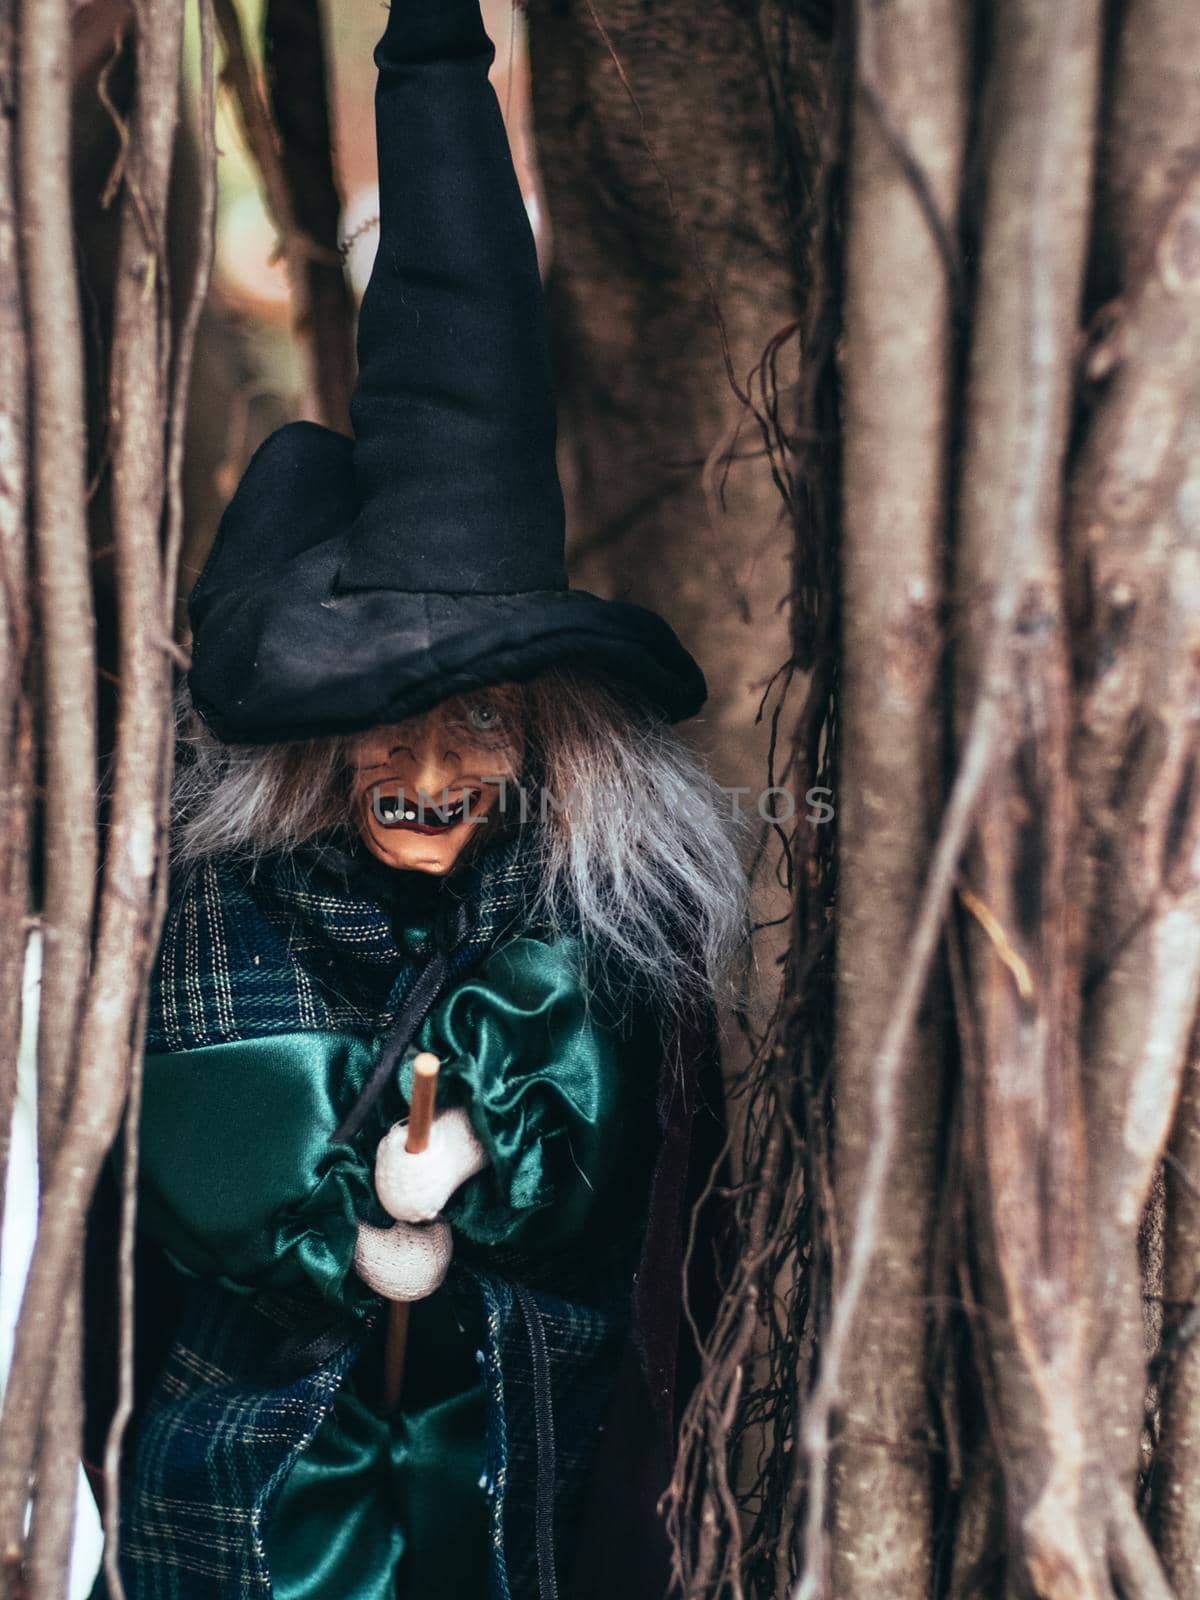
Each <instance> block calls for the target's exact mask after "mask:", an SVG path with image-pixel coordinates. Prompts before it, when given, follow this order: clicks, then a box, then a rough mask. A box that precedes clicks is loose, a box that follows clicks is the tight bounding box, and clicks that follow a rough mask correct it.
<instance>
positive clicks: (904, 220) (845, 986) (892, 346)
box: [831, 0, 966, 1600]
mask: <svg viewBox="0 0 1200 1600" xmlns="http://www.w3.org/2000/svg"><path fill="white" fill-rule="evenodd" d="M856 48H857V71H856V92H855V100H854V117H853V128H852V134H851V138H852V163H851V179H850V189H849V196H848V211H849V217H848V222H849V233H848V242H847V259H846V305H847V313H846V323H845V331H844V335H843V357H842V364H843V371H844V395H845V421H844V430H845V431H844V459H843V473H844V477H843V525H842V617H843V624H842V682H841V696H840V716H841V737H842V761H841V774H840V783H839V792H840V794H841V795H842V796H843V801H842V805H841V814H840V819H839V844H840V866H839V903H840V907H839V915H840V920H839V936H838V974H837V982H838V997H837V1039H838V1055H837V1083H838V1092H837V1116H836V1121H835V1171H836V1180H837V1181H836V1189H835V1201H836V1206H837V1215H838V1217H839V1218H840V1219H842V1220H843V1222H844V1221H846V1220H847V1219H850V1218H852V1217H853V1216H854V1215H855V1213H856V1210H857V1208H858V1205H859V1203H860V1200H861V1194H862V1177H863V1170H864V1167H865V1164H866V1160H867V1154H868V1150H869V1147H870V1143H871V1137H872V1111H871V1105H872V1091H873V1082H874V1067H875V1052H876V1050H877V1048H878V1045H879V1041H880V1039H881V1038H882V1037H883V1034H884V1031H885V1028H886V1026H887V1020H888V1009H889V1006H890V1004H891V1000H892V996H891V992H890V988H889V986H888V985H887V984H886V983H883V982H881V981H880V975H881V974H886V973H892V972H896V971H898V970H899V969H900V967H901V966H902V965H903V961H904V956H905V952H906V949H907V945H908V938H909V922H910V918H911V915H912V907H913V905H914V904H915V902H916V901H917V899H918V897H919V895H920V890H921V884H922V882H923V880H924V877H925V874H926V872H927V871H928V868H929V862H930V855H931V851H932V847H933V839H934V835H935V833H936V826H937V816H938V812H939V809H940V801H941V794H942V788H943V782H944V778H943V750H942V742H943V741H942V717H941V711H940V696H941V690H942V687H943V685H942V681H941V665H942V663H941V639H940V632H939V627H938V619H939V616H940V614H941V612H942V609H943V605H944V597H943V566H944V560H943V548H944V538H945V525H946V504H945V495H946V490H947V487H948V484H949V444H950V417H949V412H948V406H949V401H950V396H951V374H952V361H951V351H952V314H953V299H954V294H955V291H956V284H955V282H954V279H953V277H952V276H951V274H950V272H949V271H948V263H947V260H946V253H945V245H944V241H945V240H946V239H952V238H953V236H954V234H955V232H956V228H957V211H958V199H959V181H960V176H961V170H962V159H963V149H964V139H965V111H966V40H965V37H964V27H963V17H962V11H961V7H959V6H958V5H956V4H953V3H946V4H943V3H941V0H895V3H894V4H891V5H885V6H882V7H876V8H873V9H871V10H869V11H868V10H866V9H864V10H863V12H862V13H861V14H860V18H859V32H858V37H857V40H856ZM898 146H899V147H900V148H898ZM902 152H904V153H907V156H908V157H909V159H911V160H912V161H913V162H915V163H917V164H918V166H919V167H920V170H921V172H922V174H923V175H924V180H925V182H926V183H927V185H928V202H929V204H931V205H932V207H933V208H934V211H935V213H936V215H935V218H932V219H931V218H930V217H929V216H928V215H927V214H925V212H924V211H923V209H922V202H921V198H920V196H919V195H918V193H917V191H916V190H915V188H914V186H913V185H912V183H911V182H910V181H909V177H908V173H907V172H906V170H905V167H904V164H903V159H902ZM942 1031H943V1014H942V1011H941V1008H940V1007H938V1006H937V1005H936V1004H934V1005H931V1006H930V1007H928V1008H927V1010H926V1013H925V1015H924V1017H923V1018H922V1022H921V1024H920V1026H919V1027H918V1029H917V1031H916V1032H915V1034H914V1036H913V1039H912V1042H911V1045H910V1047H909V1049H908V1050H907V1051H906V1052H905V1056H904V1062H903V1066H902V1068H901V1078H902V1085H901V1089H900V1093H899V1100H898V1104H897V1106H896V1111H895V1115H896V1118H897V1121H898V1124H899V1130H900V1131H899V1145H898V1148H897V1151H896V1158H895V1161H894V1164H893V1168H892V1173H891V1178H890V1181H889V1183H888V1185H887V1190H886V1194H885V1197H884V1211H885V1215H886V1219H887V1220H886V1222H885V1224H884V1227H883V1231H882V1235H881V1238H880V1241H879V1245H878V1248H877V1250H876V1252H875V1259H874V1266H873V1270H872V1272H871V1275H870V1278H869V1281H868V1284H867V1286H866V1288H865V1290H864V1293H863V1298H862V1302H861V1310H860V1312H859V1315H858V1319H857V1322H856V1326H855V1330H854V1338H853V1347H852V1352H851V1355H850V1358H849V1360H848V1362H847V1365H846V1369H845V1375H844V1380H843V1381H844V1390H845V1394H846V1406H845V1409H844V1412H843V1414H842V1419H841V1428H840V1432H839V1434H838V1441H837V1448H836V1452H835V1456H834V1464H833V1471H834V1485H833V1493H832V1503H833V1521H832V1528H833V1537H832V1541H831V1557H832V1574H831V1581H832V1588H833V1592H834V1593H835V1594H837V1595H838V1596H845V1597H846V1600H850V1597H853V1596H862V1597H864V1600H866V1597H872V1600H873V1597H875V1596H878V1595H880V1594H884V1593H886V1594H888V1595H893V1596H896V1597H898V1600H899V1597H905V1596H907V1597H911V1600H924V1597H925V1596H926V1595H927V1594H928V1593H929V1586H930V1581H931V1568H932V1554H933V1552H932V1529H933V1506H932V1494H933V1480H932V1474H931V1470H930V1463H931V1448H932V1444H933V1419H932V1417H931V1415H930V1407H929V1399H928V1387H927V1370H926V1369H927V1366H928V1354H927V1340H926V1324H927V1321H928V1309H927V1292H928V1289H929V1284H930V1278H931V1272H932V1263H931V1258H930V1238H931V1234H932V1229H933V1209H934V1195H935V1172H936V1163H937V1159H938V1150H939V1145H940V1139H941V1134H942V1127H941V1122H942V1112H941V1109H940V1108H941V1105H942V1099H943V1094H944V1087H943V1073H942V1039H941V1035H942Z"/></svg>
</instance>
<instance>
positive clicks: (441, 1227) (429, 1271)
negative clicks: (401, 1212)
mask: <svg viewBox="0 0 1200 1600" xmlns="http://www.w3.org/2000/svg"><path fill="white" fill-rule="evenodd" d="M453 1248H454V1247H453V1243H452V1241H451V1238H450V1225H449V1223H447V1222H431V1223H429V1224H428V1226H426V1227H421V1228H414V1227H412V1226H410V1225H409V1224H407V1223H403V1222H399V1223H397V1224H396V1226H395V1227H394V1228H373V1227H371V1225H370V1223H368V1222H360V1223H359V1225H358V1244H357V1246H356V1248H355V1251H354V1270H355V1272H357V1273H358V1275H359V1277H360V1278H361V1279H362V1281H363V1282H364V1283H365V1284H366V1285H367V1287H368V1288H369V1289H374V1291H375V1293H376V1294H381V1295H382V1296H383V1297H384V1299H385V1300H424V1299H425V1297H426V1295H431V1294H432V1293H433V1291H434V1290H435V1289H437V1288H440V1286H441V1282H442V1279H443V1278H444V1277H445V1276H446V1273H447V1271H448V1269H449V1266H450V1256H451V1254H452V1253H453Z"/></svg>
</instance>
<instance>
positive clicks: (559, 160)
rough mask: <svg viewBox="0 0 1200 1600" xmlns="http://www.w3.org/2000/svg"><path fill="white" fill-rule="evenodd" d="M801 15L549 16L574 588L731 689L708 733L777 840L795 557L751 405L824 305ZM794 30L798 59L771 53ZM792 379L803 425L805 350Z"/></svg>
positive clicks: (599, 11) (553, 217) (535, 13)
mask: <svg viewBox="0 0 1200 1600" xmlns="http://www.w3.org/2000/svg"><path fill="white" fill-rule="evenodd" d="M789 9H790V8H789V7H788V6H787V5H785V4H783V3H782V0H771V3H770V4H767V5H765V6H763V7H762V8H761V9H757V10H755V9H749V8H746V7H744V6H742V5H740V4H736V3H733V0H716V3H714V4H711V5H706V6H704V7H700V8H694V7H681V6H657V7H646V6H644V5H641V4H639V3H637V0H617V3H615V4H613V3H606V4H604V5H603V6H601V7H598V8H596V10H593V9H592V7H591V5H590V3H589V0H567V3H562V4H549V3H547V0H533V3H532V4H531V5H530V7H529V27H530V63H531V72H532V83H533V108H534V127H535V133H536V139H537V148H538V156H539V162H540V168H541V175H542V182H543V185H544V190H545V196H546V202H547V207H548V212H549V225H550V230H551V239H552V261H553V266H552V271H551V278H550V285H549V290H550V303H551V314H552V318H553V330H554V339H555V349H556V352H557V362H558V368H559V399H560V428H561V433H562V441H563V442H562V450H561V466H562V473H563V480H564V488H565V491H566V497H567V505H568V523H569V529H570V548H569V556H570V559H571V563H572V574H573V578H574V581H576V582H577V583H579V584H580V585H581V586H582V587H584V588H589V589H593V590H595V591H596V592H598V593H600V594H604V595H608V596H619V597H621V598H624V599H630V600H633V601H636V602H637V603H639V604H643V605H648V606H651V607H653V608H655V609H657V610H661V611H662V612H663V614H664V615H665V616H666V617H667V618H668V620H669V621H670V622H671V623H672V624H673V625H674V626H675V627H676V628H677V630H678V631H679V633H680V635H681V637H682V638H683V640H684V643H685V644H686V645H687V646H688V648H689V649H690V650H692V651H693V652H694V654H695V655H696V657H697V659H698V660H699V661H700V663H701V665H702V666H703V667H704V669H705V672H706V674H707V676H708V681H709V694H710V698H709V704H708V707H707V709H706V711H705V713H704V717H703V722H702V724H701V727H700V729H699V737H700V739H701V741H702V743H703V744H704V745H705V747H706V748H708V749H710V750H711V751H712V752H713V754H714V757H715V760H716V764H717V769H718V772H719V774H720V776H721V778H722V780H723V781H724V782H726V783H727V784H729V785H731V786H734V785H737V786H741V787H742V788H743V789H744V791H745V797H744V799H743V802H742V803H743V805H744V806H745V807H746V809H747V811H748V814H749V815H750V816H751V817H752V818H754V819H755V820H756V821H757V820H758V819H757V816H756V812H755V804H756V801H757V796H758V795H759V792H760V791H761V790H762V789H763V788H764V787H765V784H766V776H765V774H766V749H767V734H766V729H765V728H764V727H756V726H755V715H756V711H757V708H758V704H759V701H760V699H761V698H762V696H763V693H764V691H765V689H766V687H767V684H768V682H769V681H770V680H771V678H772V677H773V675H774V674H775V673H776V672H777V671H778V669H779V668H780V667H781V666H782V665H783V664H784V663H785V662H786V661H787V659H788V656H789V643H788V618H787V615H786V601H787V594H788V588H789V570H788V559H789V558H788V549H787V540H786V538H784V537H781V527H780V506H779V500H778V495H777V493H776V489H775V486H774V483H773V482H772V474H771V463H770V461H769V460H768V459H767V458H766V456H765V454H764V449H763V441H762V437H761V434H760V430H759V428H758V426H757V425H756V421H755V418H754V416H753V415H751V414H750V413H749V412H748V411H747V408H746V405H745V403H744V401H743V398H742V397H741V396H740V395H739V393H738V392H735V391H736V390H737V389H740V390H741V391H742V393H743V394H744V393H745V392H746V390H747V388H748V386H749V384H750V381H751V374H752V373H754V372H755V370H756V369H757V367H758V365H759V362H760V360H761V359H762V357H763V353H764V351H765V350H766V349H767V347H768V345H769V343H770V341H771V340H772V339H773V338H774V337H775V336H776V335H778V334H779V333H780V332H781V330H783V329H786V328H787V327H789V326H790V325H792V324H793V323H794V321H795V318H796V316H797V314H798V312H799V309H800V306H801V303H802V299H803V293H804V281H803V275H802V270H801V268H800V265H799V263H800V261H801V260H802V258H803V243H804V239H803V232H804V227H805V222H804V210H805V204H804V198H805V197H804V195H803V194H802V193H799V194H798V193H796V192H795V190H794V189H793V188H792V187H790V185H791V184H792V183H794V181H795V179H796V177H797V174H796V173H795V172H794V171H793V170H790V169H789V167H788V164H787V163H788V159H789V154H790V151H789V149H788V148H786V147H785V143H786V138H787V134H786V132H785V129H786V127H787V124H788V123H789V122H790V109H791V105H792V102H793V101H794V100H795V99H797V98H798V97H800V96H801V95H806V96H807V95H808V94H811V89H810V87H809V79H810V75H811V70H812V69H811V67H810V65H809V61H808V59H807V56H808V55H809V54H811V45H810V44H807V43H806V42H803V41H804V35H803V34H802V32H801V30H799V29H798V28H797V27H796V26H795V24H794V23H791V22H789V20H788V11H789ZM784 35H789V36H790V37H791V39H792V41H793V42H792V45H791V47H790V51H788V52H785V51H783V50H773V49H771V48H769V47H768V45H767V42H766V41H768V40H777V39H778V38H780V37H782V36H784ZM801 51H803V52H804V53H803V54H801ZM779 62H783V63H784V65H783V66H779V67H778V70H776V68H777V63H779ZM701 107H703V108H707V109H706V110H705V111H704V112H703V113H700V114H698V108H701ZM718 108H719V109H718ZM799 176H800V177H801V178H802V177H803V173H801V174H799ZM776 360H777V363H778V387H779V395H780V399H781V403H782V404H783V405H784V406H785V407H788V406H789V405H791V404H792V403H793V401H792V397H793V395H794V385H795V382H796V378H797V373H798V350H797V346H796V343H795V341H794V340H790V341H789V342H788V343H787V344H785V345H784V346H783V348H782V349H781V350H780V351H779V352H778V355H777V357H776ZM731 379H732V381H731ZM756 398H757V399H758V403H759V404H760V405H761V404H762V403H764V402H763V399H762V396H761V391H759V392H758V393H757V396H756Z"/></svg>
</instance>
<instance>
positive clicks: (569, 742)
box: [172, 669, 749, 1012]
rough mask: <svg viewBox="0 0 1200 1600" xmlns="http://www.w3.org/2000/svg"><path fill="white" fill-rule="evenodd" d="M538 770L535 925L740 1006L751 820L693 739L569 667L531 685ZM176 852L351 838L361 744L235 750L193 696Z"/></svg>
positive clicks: (642, 975)
mask: <svg viewBox="0 0 1200 1600" xmlns="http://www.w3.org/2000/svg"><path fill="white" fill-rule="evenodd" d="M522 698H523V701H524V713H525V721H526V734H527V739H528V741H529V747H530V749H531V751H532V753H533V755H534V758H535V761H536V764H537V767H538V769H539V773H538V776H539V782H540V786H541V804H540V806H539V807H538V808H537V818H538V820H537V823H536V828H537V832H536V841H537V852H536V854H537V863H538V886H537V894H536V904H535V906H534V908H533V913H534V917H535V919H536V920H538V921H540V922H541V923H542V924H543V925H544V926H546V927H548V928H549V930H550V932H551V934H552V935H553V934H560V933H565V932H567V931H573V932H577V933H578V934H579V936H580V937H581V939H582V942H583V944H584V947H585V950H586V951H588V952H589V954H590V955H591V956H592V957H593V958H594V959H597V960H600V961H602V960H603V959H604V958H605V956H606V955H614V956H616V957H617V958H618V960H619V961H620V963H621V964H622V965H623V966H624V967H625V968H626V969H627V970H629V972H630V973H631V975H632V976H634V977H636V978H637V979H640V980H641V981H642V982H643V983H644V984H645V986H646V987H647V989H648V991H649V993H650V995H651V996H652V999H653V1001H654V1003H655V1004H656V1005H658V1006H661V1007H664V1008H665V1009H667V1010H668V1011H671V1012H674V1011H676V1010H677V1009H678V1008H679V1007H681V1006H682V1005H684V1004H686V1003H687V1002H688V1001H689V1000H692V999H695V998H697V997H699V996H702V995H709V996H715V997H716V998H717V999H718V1000H720V1001H731V1000H733V999H735V998H736V990H737V988H738V987H740V984H738V983H737V982H736V981H735V976H734V975H735V974H737V975H739V976H740V973H741V968H740V960H741V958H742V957H744V956H745V954H746V952H747V950H748V933H749V910H748V888H747V878H746V872H745V870H744V868H743V865H742V862H741V859H740V853H741V852H740V848H739V847H740V842H741V841H740V837H739V835H740V831H741V829H740V825H739V823H738V820H737V819H736V817H735V816H734V815H733V812H732V808H731V807H730V805H729V803H728V797H727V795H726V794H725V793H724V792H723V791H722V790H721V789H720V788H719V787H718V785H717V783H716V782H715V780H714V779H713V777H712V776H711V774H710V773H709V772H708V771H707V770H706V769H705V767H704V766H703V765H702V763H701V762H700V761H699V760H698V759H697V758H696V756H695V755H693V754H692V752H691V751H690V750H689V749H688V748H687V746H686V745H685V744H684V742H683V741H682V739H680V738H679V736H678V735H677V734H676V733H675V732H674V731H673V730H672V729H671V728H669V727H667V726H665V725H664V724H662V723H661V722H658V721H655V720H651V719H650V718H649V717H643V716H641V715H639V714H638V713H637V712H635V711H633V710H631V709H630V708H629V707H628V706H627V705H625V704H624V703H623V702H622V701H620V700H618V699H617V697H616V696H614V695H612V694H610V693H609V692H608V691H607V690H606V689H604V688H602V687H601V686H599V685H598V684H596V683H593V682H591V681H589V680H585V679H582V678H577V677H575V676H574V675H572V674H570V673H568V672H566V671H563V670H561V669H558V670H554V671H551V672H547V673H544V674H542V675H541V676H540V677H538V678H535V679H534V680H533V681H532V682H530V683H528V684H526V685H525V686H524V687H523V690H522ZM179 735H180V745H181V759H180V761H179V762H178V764H177V769H176V778H175V784H174V790H173V796H172V800H173V813H174V816H173V827H172V841H173V854H174V858H175V859H176V861H178V862H181V863H185V862H191V861H197V860H200V859H203V858H207V857H211V856H220V855H235V856H239V857H242V858H249V859H255V858H256V857H258V856H260V855H263V854H265V853H267V852H268V851H275V850H280V849H291V848H295V847H296V846H298V845H301V844H306V843H311V842H313V841H314V840H315V839H317V838H318V836H320V835H322V834H327V833H329V832H330V831H331V830H338V829H342V830H344V829H346V828H347V826H348V821H347V819H348V817H349V815H350V796H351V785H350V773H351V755H352V751H353V748H354V744H355V740H354V738H353V737H352V736H341V737H335V738H326V739H312V740H306V741H303V742H298V743H291V744H279V745H225V744H222V743H221V742H220V741H219V740H217V739H216V738H215V737H214V736H213V735H212V734H211V733H210V732H209V731H208V729H207V728H206V727H205V726H204V724H203V723H202V722H201V720H200V719H199V717H198V716H197V715H196V713H195V712H194V711H193V710H192V708H191V704H190V701H189V700H187V699H186V696H185V697H184V698H183V699H182V700H181V708H180V725H179Z"/></svg>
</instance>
